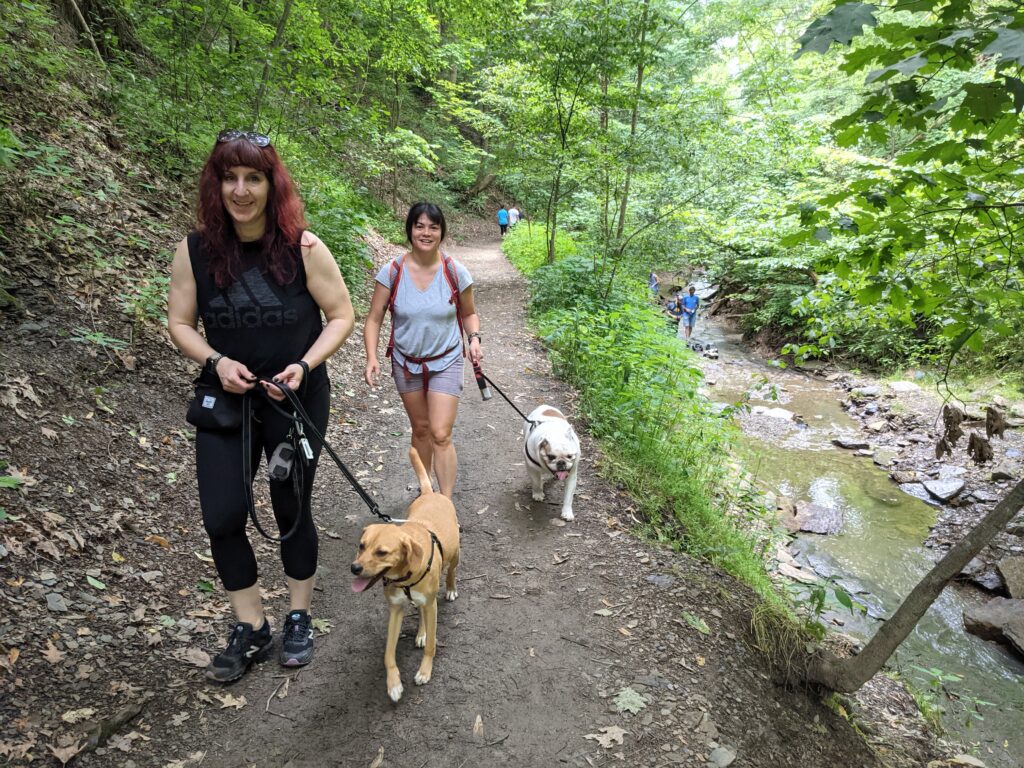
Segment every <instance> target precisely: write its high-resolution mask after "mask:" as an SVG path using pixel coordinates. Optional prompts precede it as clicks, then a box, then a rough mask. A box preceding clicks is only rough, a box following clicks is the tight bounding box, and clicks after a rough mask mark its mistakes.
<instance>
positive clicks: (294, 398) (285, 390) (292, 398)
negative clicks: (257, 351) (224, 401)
mask: <svg viewBox="0 0 1024 768" xmlns="http://www.w3.org/2000/svg"><path fill="white" fill-rule="evenodd" d="M260 381H263V382H266V383H267V384H273V385H274V386H275V387H277V388H278V389H279V390H280V391H281V393H282V394H283V395H284V397H285V400H287V401H288V404H289V405H291V407H292V409H293V410H294V411H295V415H296V416H298V419H297V421H300V422H301V423H302V424H304V425H305V426H306V427H308V428H309V431H310V432H312V433H313V437H315V438H316V439H317V440H319V441H320V445H321V446H323V449H324V450H325V451H327V455H328V456H330V457H331V458H332V459H333V460H334V463H335V464H337V465H338V469H340V470H341V473H342V474H343V475H344V476H345V479H346V480H348V482H349V485H351V486H352V488H353V489H354V490H355V492H356V493H358V494H359V497H360V498H361V499H362V500H363V503H364V504H366V506H367V507H368V508H369V509H370V511H371V512H372V513H373V514H375V515H376V516H377V517H379V518H380V519H381V520H382V521H383V522H385V523H390V522H391V516H390V515H385V514H384V513H383V512H381V511H380V505H379V504H377V502H376V501H375V500H374V499H373V497H372V496H370V494H368V493H367V492H366V489H365V488H363V486H361V485H360V484H359V481H358V480H356V478H355V475H353V474H352V473H351V472H350V471H349V468H348V467H346V466H345V463H344V462H343V461H342V460H341V459H340V458H338V454H336V453H335V452H334V449H333V448H331V446H330V444H329V443H328V442H327V440H326V439H325V438H324V436H323V434H321V432H320V430H319V429H317V426H316V424H314V423H313V420H312V419H311V418H310V417H309V414H308V413H306V409H305V408H303V407H302V402H301V401H300V400H299V396H298V395H297V394H296V393H295V390H293V389H291V388H290V387H288V386H287V385H284V384H280V383H279V382H276V381H273V380H271V379H260ZM267 402H268V403H270V405H271V406H272V407H273V408H275V409H276V410H277V411H278V412H279V413H282V414H284V415H285V416H288V418H294V417H293V416H292V415H291V414H289V413H287V412H286V411H285V410H284V409H283V408H281V407H280V406H279V405H278V404H277V403H275V402H274V401H273V400H272V399H270V398H267Z"/></svg>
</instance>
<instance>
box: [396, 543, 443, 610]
mask: <svg viewBox="0 0 1024 768" xmlns="http://www.w3.org/2000/svg"><path fill="white" fill-rule="evenodd" d="M435 546H436V547H437V551H438V552H440V553H441V567H442V568H443V567H444V548H443V547H442V546H441V542H440V541H438V539H437V536H436V535H435V534H434V532H433V531H430V558H429V559H428V560H427V567H426V568H425V569H424V571H423V573H422V574H421V575H420V577H419V578H418V579H416V581H414V582H413V583H412V584H407V585H405V586H404V587H402V591H403V592H405V596H406V597H407V598H408V599H409V602H410V603H411V602H412V593H411V591H410V590H412V588H413V587H415V586H416V585H417V584H419V583H420V582H421V581H423V579H425V578H426V576H427V574H428V573H430V569H431V568H432V567H433V565H434V547H435ZM411 578H412V571H409V572H408V573H407V574H405V576H403V577H402V578H400V579H389V578H388V577H387V576H385V577H384V586H386V587H388V586H391V585H392V584H400V583H401V582H403V581H405V580H406V579H411Z"/></svg>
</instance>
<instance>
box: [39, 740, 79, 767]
mask: <svg viewBox="0 0 1024 768" xmlns="http://www.w3.org/2000/svg"><path fill="white" fill-rule="evenodd" d="M84 746H85V743H84V742H81V741H76V742H75V743H74V744H72V745H71V746H69V747H55V746H53V745H52V744H49V745H47V748H48V749H49V750H50V752H52V753H53V756H54V757H56V758H57V759H58V760H60V764H61V765H67V764H68V761H69V760H70V759H71V758H73V757H74V756H75V755H77V754H78V753H79V752H81V751H82V747H84Z"/></svg>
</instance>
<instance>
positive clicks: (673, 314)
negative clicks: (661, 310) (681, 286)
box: [665, 296, 683, 323]
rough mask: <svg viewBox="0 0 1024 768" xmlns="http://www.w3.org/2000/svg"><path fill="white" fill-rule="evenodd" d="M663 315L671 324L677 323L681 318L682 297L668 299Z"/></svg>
mask: <svg viewBox="0 0 1024 768" xmlns="http://www.w3.org/2000/svg"><path fill="white" fill-rule="evenodd" d="M665 314H666V315H667V316H668V318H669V319H670V320H671V321H672V322H673V323H678V322H679V319H680V318H681V317H682V316H683V297H682V296H676V297H675V298H674V299H670V300H669V302H668V304H666V305H665Z"/></svg>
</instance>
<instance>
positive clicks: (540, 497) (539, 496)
mask: <svg viewBox="0 0 1024 768" xmlns="http://www.w3.org/2000/svg"><path fill="white" fill-rule="evenodd" d="M533 500H534V501H544V491H534V492H533Z"/></svg>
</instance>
